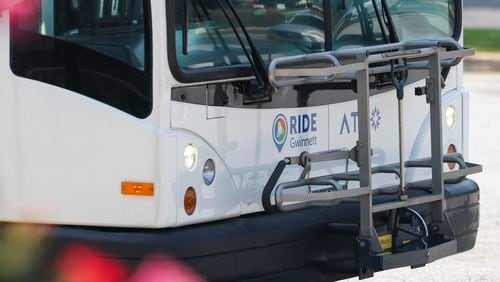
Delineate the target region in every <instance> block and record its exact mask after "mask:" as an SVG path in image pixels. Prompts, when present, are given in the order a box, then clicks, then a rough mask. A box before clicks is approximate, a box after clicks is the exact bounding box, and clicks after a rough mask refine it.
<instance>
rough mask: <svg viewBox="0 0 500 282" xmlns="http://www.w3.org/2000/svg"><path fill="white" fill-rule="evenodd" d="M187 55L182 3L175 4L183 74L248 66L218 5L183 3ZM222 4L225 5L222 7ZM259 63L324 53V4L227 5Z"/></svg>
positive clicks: (243, 0)
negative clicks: (256, 52) (185, 31)
mask: <svg viewBox="0 0 500 282" xmlns="http://www.w3.org/2000/svg"><path fill="white" fill-rule="evenodd" d="M186 2H187V9H188V17H189V19H188V22H189V25H188V45H187V47H188V48H187V51H188V54H187V55H185V54H183V53H182V28H183V24H182V23H183V17H182V15H183V12H182V8H183V5H182V3H183V1H180V0H177V5H176V6H177V9H178V10H177V13H176V21H177V22H176V43H177V46H176V52H177V59H178V62H179V65H180V66H181V67H182V68H184V69H202V68H208V67H219V66H227V65H238V64H246V63H248V60H247V58H246V56H245V54H244V52H243V49H242V48H241V45H240V44H239V43H238V40H237V38H236V36H235V34H234V32H233V30H232V29H231V26H230V24H229V22H228V21H227V19H226V18H225V16H224V14H223V12H222V11H221V9H220V8H219V6H218V3H217V0H186ZM221 2H222V3H224V2H225V1H221ZM231 3H232V4H233V5H234V7H235V8H236V11H237V13H238V15H239V17H240V18H241V20H242V22H243V23H244V25H245V27H246V28H247V30H248V32H249V34H250V37H251V38H252V40H253V41H254V43H255V45H256V47H257V49H258V50H259V52H260V53H261V54H262V56H263V58H264V60H266V61H268V62H269V61H270V60H272V59H274V58H276V57H283V56H289V55H297V54H307V53H315V52H321V51H324V48H325V47H324V45H325V32H324V20H323V19H324V18H323V1H322V0H307V1H295V0H294V1H291V0H283V1H276V0H260V1H255V0H231Z"/></svg>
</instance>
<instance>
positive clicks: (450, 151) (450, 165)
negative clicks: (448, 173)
mask: <svg viewBox="0 0 500 282" xmlns="http://www.w3.org/2000/svg"><path fill="white" fill-rule="evenodd" d="M447 152H448V154H453V153H456V152H457V147H455V145H453V144H450V146H448V150H447ZM456 166H457V164H456V163H448V168H449V169H450V170H452V169H454V168H455V167H456Z"/></svg>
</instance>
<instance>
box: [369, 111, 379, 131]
mask: <svg viewBox="0 0 500 282" xmlns="http://www.w3.org/2000/svg"><path fill="white" fill-rule="evenodd" d="M381 120H382V116H381V115H380V109H379V108H377V107H375V108H373V110H372V112H371V117H370V123H371V126H372V129H373V130H375V131H377V129H379V128H380V121H381Z"/></svg>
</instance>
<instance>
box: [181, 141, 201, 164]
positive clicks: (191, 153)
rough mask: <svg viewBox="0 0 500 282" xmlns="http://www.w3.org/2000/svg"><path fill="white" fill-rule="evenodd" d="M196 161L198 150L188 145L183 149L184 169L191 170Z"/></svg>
mask: <svg viewBox="0 0 500 282" xmlns="http://www.w3.org/2000/svg"><path fill="white" fill-rule="evenodd" d="M197 161H198V149H197V148H196V146H195V145H193V144H189V145H187V146H186V149H184V167H185V168H186V169H187V170H193V169H194V167H195V166H196V162H197Z"/></svg>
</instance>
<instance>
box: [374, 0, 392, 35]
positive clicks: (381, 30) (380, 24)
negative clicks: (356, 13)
mask: <svg viewBox="0 0 500 282" xmlns="http://www.w3.org/2000/svg"><path fill="white" fill-rule="evenodd" d="M372 6H373V10H374V11H375V16H376V17H377V22H378V24H379V26H380V32H382V36H383V37H384V42H385V43H386V44H387V43H390V41H389V37H388V36H387V32H386V31H385V28H386V26H385V25H384V24H385V23H384V22H383V20H382V17H381V16H380V11H379V10H378V6H377V0H372Z"/></svg>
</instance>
